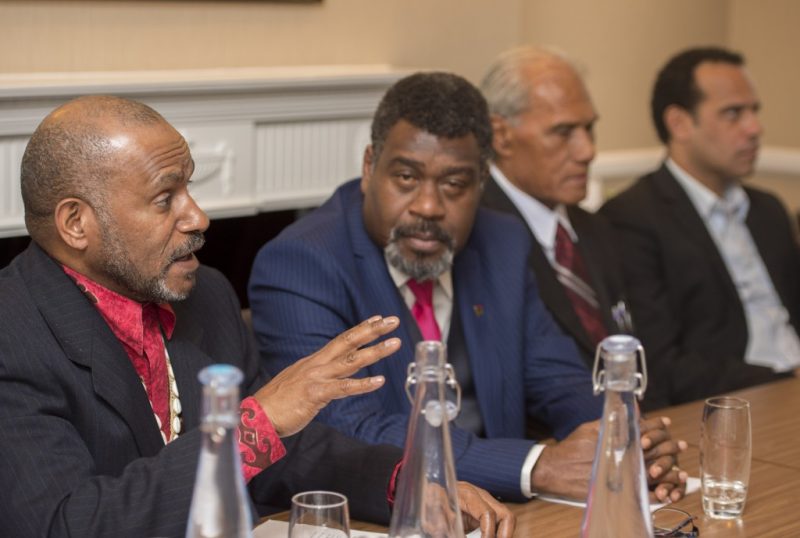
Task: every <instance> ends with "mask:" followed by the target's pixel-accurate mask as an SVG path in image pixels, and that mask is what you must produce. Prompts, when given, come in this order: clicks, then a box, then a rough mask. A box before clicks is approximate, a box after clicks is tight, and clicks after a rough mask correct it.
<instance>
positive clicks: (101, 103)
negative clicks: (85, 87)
mask: <svg viewBox="0 0 800 538" xmlns="http://www.w3.org/2000/svg"><path fill="white" fill-rule="evenodd" d="M159 123H166V121H165V120H164V118H163V117H162V116H161V115H160V114H158V112H156V111H155V110H153V109H152V108H150V107H148V106H147V105H144V104H142V103H138V102H136V101H131V100H128V99H122V98H119V97H112V96H87V97H80V98H78V99H75V100H72V101H69V102H68V103H66V104H64V105H62V106H60V107H59V108H57V109H56V110H54V111H53V112H51V113H50V114H49V115H48V116H47V117H46V118H45V119H44V120H43V121H42V123H41V124H39V126H38V127H37V128H36V131H35V132H34V133H33V136H31V139H30V141H29V142H28V145H27V147H26V148H25V153H24V155H23V156H22V168H21V174H20V183H21V188H22V200H23V203H24V205H25V224H26V226H27V228H28V232H29V233H30V235H31V237H32V238H33V239H34V240H36V241H38V242H40V243H43V242H46V241H47V240H48V238H49V236H50V235H51V234H52V232H53V223H52V218H53V211H54V209H55V208H56V205H57V204H58V202H59V201H61V200H63V199H65V198H79V199H81V200H84V201H86V202H87V203H88V204H90V205H92V206H94V207H98V208H99V207H101V206H102V205H103V203H104V200H105V197H106V196H105V191H106V189H105V180H106V179H107V178H108V177H110V176H113V175H114V174H115V173H116V172H117V170H116V169H115V166H114V159H113V155H114V153H115V149H116V144H115V140H114V138H115V137H116V136H119V135H120V133H123V132H125V130H127V129H130V128H132V127H137V126H145V125H155V124H159Z"/></svg>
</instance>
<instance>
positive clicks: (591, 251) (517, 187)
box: [481, 47, 630, 368]
mask: <svg viewBox="0 0 800 538" xmlns="http://www.w3.org/2000/svg"><path fill="white" fill-rule="evenodd" d="M481 90H482V91H483V94H484V96H485V97H486V100H487V102H488V104H489V112H490V113H491V118H492V128H493V131H494V138H493V140H492V147H493V150H494V157H493V162H492V165H491V168H490V170H491V180H490V181H488V182H487V184H486V189H485V190H484V193H483V198H482V200H481V202H482V204H483V205H484V206H485V207H489V208H492V209H495V210H499V211H503V212H506V213H509V214H511V215H514V216H516V217H518V218H519V219H521V220H522V221H523V222H524V223H525V224H526V225H527V228H528V230H529V231H530V234H531V238H532V239H533V248H532V250H531V257H530V264H531V268H532V269H533V271H534V273H535V274H536V280H537V282H538V284H539V295H540V296H541V298H542V302H544V304H545V306H547V309H548V310H549V311H550V313H551V314H552V315H553V317H554V318H555V320H556V321H557V322H558V324H559V326H560V327H561V328H562V329H563V330H564V331H565V332H566V333H567V334H569V335H570V336H572V338H574V339H575V342H576V343H577V344H578V347H579V349H580V351H581V355H582V356H583V359H584V361H585V362H586V363H587V365H588V366H589V367H590V368H591V367H592V365H593V364H594V357H595V350H596V349H597V344H598V343H599V342H600V340H602V339H603V338H605V337H606V336H607V335H609V334H615V333H619V332H628V331H629V330H630V324H629V323H628V322H627V316H626V311H625V306H624V305H625V303H624V301H623V297H624V295H623V286H622V280H621V276H620V274H619V259H618V256H617V253H616V252H615V250H614V238H613V235H612V230H611V226H610V225H609V224H608V222H607V221H606V220H605V219H604V218H603V217H600V216H597V215H594V214H592V213H588V212H587V211H584V210H583V209H581V208H580V207H578V203H579V202H580V201H582V200H583V199H584V198H585V197H586V185H587V180H588V174H589V165H590V164H591V162H592V159H594V156H595V145H594V124H595V122H596V121H597V112H595V109H594V106H593V105H592V101H591V98H590V97H589V92H588V91H587V90H586V86H585V85H584V83H583V80H581V77H580V75H579V74H578V72H577V70H576V69H575V67H573V65H572V64H571V63H570V62H569V60H567V59H566V58H565V57H563V56H561V55H560V54H558V53H556V52H553V51H550V50H547V49H544V48H536V47H522V48H517V49H512V50H509V51H507V52H505V53H503V54H501V55H500V56H499V57H498V58H497V59H496V60H495V61H494V62H493V63H492V65H491V66H490V67H489V69H488V71H487V74H486V76H485V77H484V79H483V82H482V84H481Z"/></svg>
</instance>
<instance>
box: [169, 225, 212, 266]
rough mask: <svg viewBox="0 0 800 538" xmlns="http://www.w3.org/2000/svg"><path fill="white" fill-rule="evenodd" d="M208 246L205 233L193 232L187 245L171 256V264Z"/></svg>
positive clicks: (176, 250)
mask: <svg viewBox="0 0 800 538" xmlns="http://www.w3.org/2000/svg"><path fill="white" fill-rule="evenodd" d="M205 244H206V238H205V236H204V235H203V232H191V234H190V235H189V239H187V240H186V243H184V244H183V245H181V246H180V247H179V248H177V249H175V250H174V251H173V252H172V255H171V256H170V260H169V262H170V263H172V262H174V261H175V260H177V259H178V258H183V257H184V256H188V255H189V254H191V253H192V252H195V251H197V250H200V249H201V248H203V245H205Z"/></svg>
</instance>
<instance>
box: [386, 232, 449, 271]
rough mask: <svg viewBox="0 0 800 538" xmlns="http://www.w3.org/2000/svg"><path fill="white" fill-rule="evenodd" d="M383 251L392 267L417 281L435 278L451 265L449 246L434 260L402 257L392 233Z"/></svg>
mask: <svg viewBox="0 0 800 538" xmlns="http://www.w3.org/2000/svg"><path fill="white" fill-rule="evenodd" d="M383 252H384V254H385V255H386V259H387V260H388V261H389V264H390V265H391V266H392V267H394V268H395V269H397V270H399V271H401V272H403V273H404V274H406V275H408V276H410V277H411V278H413V279H414V280H416V281H417V282H423V281H425V280H433V279H436V278H438V277H439V275H441V274H442V273H444V272H445V271H447V270H449V269H450V268H451V267H452V266H453V249H452V247H449V246H448V248H447V250H445V251H444V252H443V253H442V255H441V256H439V257H438V258H437V259H434V260H425V259H423V258H421V257H414V258H412V259H410V260H409V259H406V258H404V257H403V255H402V254H401V253H400V247H398V246H397V240H396V238H395V237H394V233H392V238H391V239H389V244H387V245H386V248H385V249H384V250H383Z"/></svg>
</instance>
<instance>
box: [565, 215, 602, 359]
mask: <svg viewBox="0 0 800 538" xmlns="http://www.w3.org/2000/svg"><path fill="white" fill-rule="evenodd" d="M554 268H555V270H556V278H558V281H559V282H561V285H562V286H564V291H565V292H566V293H567V297H569V300H570V302H571V303H572V308H574V309H575V313H576V314H577V315H578V319H580V321H581V325H583V328H584V330H585V331H586V334H587V335H588V336H589V340H591V342H592V345H594V346H596V345H597V344H598V343H599V342H600V341H601V340H602V339H603V338H605V337H606V336H607V335H608V333H607V332H606V328H605V325H603V318H602V316H601V315H600V305H599V303H598V302H597V294H595V292H594V290H593V289H592V287H591V286H590V285H589V271H588V269H587V268H586V262H585V261H584V259H583V256H581V253H580V252H579V251H578V249H577V248H576V247H575V243H573V242H572V238H571V237H570V236H569V233H567V230H565V229H564V227H563V226H561V224H560V223H559V225H558V228H557V229H556V263H555V265H554Z"/></svg>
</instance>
